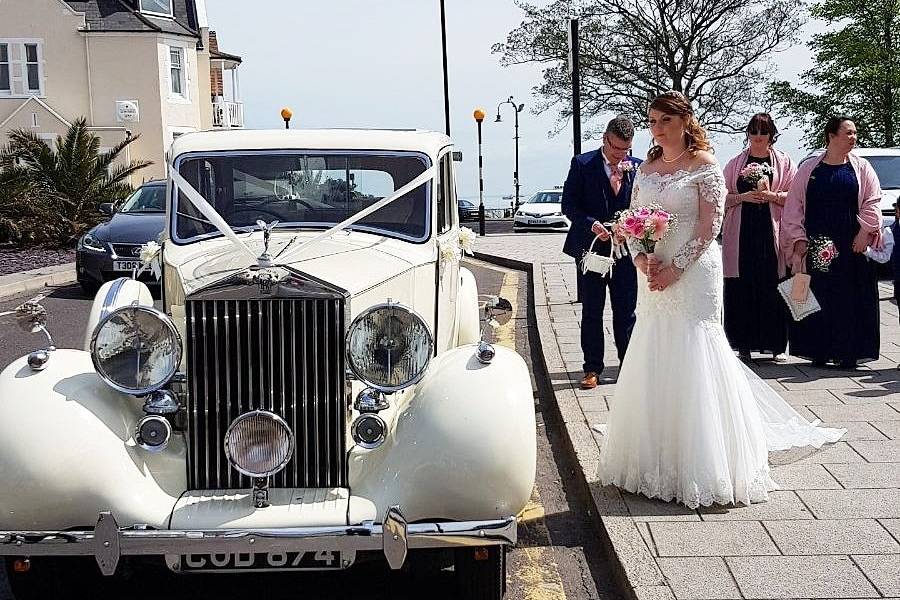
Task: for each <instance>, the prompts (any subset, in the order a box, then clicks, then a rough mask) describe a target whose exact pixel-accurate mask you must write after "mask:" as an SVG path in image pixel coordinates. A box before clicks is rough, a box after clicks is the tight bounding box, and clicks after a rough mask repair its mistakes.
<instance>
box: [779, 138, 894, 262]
mask: <svg viewBox="0 0 900 600" xmlns="http://www.w3.org/2000/svg"><path fill="white" fill-rule="evenodd" d="M823 158H825V154H824V153H822V154H821V155H820V156H817V157H815V158H812V159H810V160H808V161H806V162H805V163H803V164H802V165H801V166H800V168H799V169H798V171H797V176H796V177H794V182H793V183H792V184H791V189H790V190H788V197H787V201H786V202H785V204H784V215H783V216H782V218H781V235H780V241H781V251H782V254H784V259H785V264H792V263H793V261H794V255H793V254H794V242H796V241H797V240H804V241H809V240H807V238H806V228H805V226H804V222H805V217H806V186H807V185H808V184H809V177H810V175H812V172H813V169H815V168H816V166H817V165H818V164H819V163H820V162H822V159H823ZM849 160H850V164H851V165H852V166H853V171H854V172H855V173H856V180H857V181H858V182H859V213H858V214H857V216H856V219H857V220H858V221H859V224H860V226H861V227H862V229H863V231H867V232H869V233H871V234H872V238H873V240H875V241H876V243H877V241H878V232H879V231H881V215H880V214H879V212H878V203H879V202H880V201H881V183H880V182H879V181H878V174H877V173H875V169H874V168H873V167H872V165H871V164H869V161H867V160H866V159H864V158H862V157H860V156H857V155H856V154H854V153H852V152H851V153H850V156H849ZM782 274H784V273H782Z"/></svg>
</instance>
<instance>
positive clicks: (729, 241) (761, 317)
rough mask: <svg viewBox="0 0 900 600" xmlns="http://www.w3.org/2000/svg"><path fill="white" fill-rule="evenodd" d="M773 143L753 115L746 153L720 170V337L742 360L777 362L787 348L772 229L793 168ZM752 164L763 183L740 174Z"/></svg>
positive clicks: (764, 120) (771, 133) (766, 124)
mask: <svg viewBox="0 0 900 600" xmlns="http://www.w3.org/2000/svg"><path fill="white" fill-rule="evenodd" d="M777 139H778V128H777V127H776V126H775V122H774V121H773V120H772V117H771V115H769V114H767V113H758V114H756V115H753V117H752V118H751V119H750V122H749V123H748V124H747V143H748V147H747V149H746V150H744V151H743V152H741V153H740V154H738V155H737V156H735V157H734V158H733V159H731V160H730V161H729V162H728V164H727V165H726V166H725V172H724V174H725V183H726V185H727V186H728V196H726V198H725V220H724V222H723V225H722V268H723V271H724V275H725V290H724V291H725V295H724V303H725V305H724V317H725V319H724V320H725V334H726V335H727V336H728V341H729V343H730V344H731V347H732V348H734V349H735V350H737V351H738V353H739V355H740V357H741V359H742V360H745V361H746V360H750V353H751V352H762V353H766V354H771V355H772V358H773V359H774V360H775V361H777V362H782V361H784V360H785V356H784V351H785V349H786V348H787V334H788V312H787V307H786V306H785V304H784V300H783V299H782V298H781V296H780V295H779V294H778V289H777V285H778V281H779V275H780V274H783V273H784V257H783V255H782V253H781V250H780V248H779V245H778V228H779V226H780V223H781V215H782V209H783V207H784V202H785V200H786V199H787V192H788V189H790V187H791V181H793V179H794V175H795V174H796V172H797V168H796V167H795V166H794V163H793V161H791V159H790V157H789V156H788V155H787V154H785V153H784V152H781V151H780V150H776V149H775V147H774V145H775V142H776V140H777ZM753 163H756V164H760V165H763V166H764V167H765V169H766V170H767V171H768V175H767V176H766V178H765V182H757V181H756V180H753V179H748V177H747V176H745V175H742V172H743V171H744V169H745V168H746V167H747V166H748V165H750V164H753Z"/></svg>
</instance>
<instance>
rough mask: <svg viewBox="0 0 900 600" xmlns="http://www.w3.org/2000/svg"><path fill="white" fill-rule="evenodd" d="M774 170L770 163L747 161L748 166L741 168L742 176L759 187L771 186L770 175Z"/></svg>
mask: <svg viewBox="0 0 900 600" xmlns="http://www.w3.org/2000/svg"><path fill="white" fill-rule="evenodd" d="M774 172H775V171H774V170H773V169H772V165H770V164H768V163H747V166H745V167H744V168H743V169H741V172H740V177H741V179H743V180H744V181H746V182H747V183H749V184H750V185H752V186H754V187H756V188H757V189H766V188H768V187H769V176H770V175H772V174H773V173H774ZM763 181H765V183H764V184H762V182H763ZM760 184H762V185H760Z"/></svg>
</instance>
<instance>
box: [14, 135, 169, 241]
mask: <svg viewBox="0 0 900 600" xmlns="http://www.w3.org/2000/svg"><path fill="white" fill-rule="evenodd" d="M136 139H138V136H134V137H129V138H127V139H124V140H122V141H121V142H119V143H117V144H116V145H115V146H113V147H112V148H110V149H109V150H106V151H104V152H101V151H100V138H98V137H97V136H96V135H94V134H93V133H91V132H90V130H89V129H88V126H87V123H86V121H85V119H83V118H82V119H78V120H77V121H75V122H74V123H73V124H72V126H71V127H70V128H69V130H68V131H67V132H66V135H65V136H59V137H57V139H56V143H55V144H54V147H50V146H49V145H47V144H46V143H45V142H44V141H43V140H42V139H41V138H39V137H38V136H36V135H35V134H34V133H33V132H31V131H29V130H26V129H17V130H14V131H11V132H10V133H9V144H8V146H7V147H6V148H5V149H4V150H3V153H2V156H0V168H2V175H0V178H3V179H5V180H6V181H8V182H11V183H10V189H16V188H13V186H12V183H14V184H15V185H16V186H19V187H18V190H19V194H24V195H25V197H28V198H35V197H37V198H39V199H40V201H41V202H42V203H43V204H44V205H45V206H46V207H47V208H49V209H50V211H51V212H52V213H54V214H55V217H56V219H58V220H59V225H60V235H61V236H62V238H63V239H60V240H59V241H60V242H62V243H65V242H66V241H69V240H71V239H73V238H75V237H77V236H79V235H81V234H82V233H83V232H84V231H86V230H87V229H89V228H90V227H92V226H93V225H95V224H96V223H97V222H99V221H100V219H102V218H103V216H102V213H100V211H99V206H100V204H101V203H103V202H115V201H117V200H120V199H122V198H125V197H126V196H127V195H128V194H130V193H131V192H132V191H133V188H132V187H131V185H130V184H129V183H128V178H129V177H130V176H131V175H134V174H135V173H137V172H138V171H139V170H141V169H143V168H145V167H147V166H149V165H151V164H152V162H150V161H146V160H136V161H130V162H125V161H120V160H119V159H120V156H121V155H122V152H123V151H124V150H125V148H126V147H127V146H128V145H129V144H131V143H133V142H134V141H135V140H136ZM23 186H24V187H23Z"/></svg>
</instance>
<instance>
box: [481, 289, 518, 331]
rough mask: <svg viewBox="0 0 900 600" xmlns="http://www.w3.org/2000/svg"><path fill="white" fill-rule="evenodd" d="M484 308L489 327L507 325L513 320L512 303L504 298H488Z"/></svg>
mask: <svg viewBox="0 0 900 600" xmlns="http://www.w3.org/2000/svg"><path fill="white" fill-rule="evenodd" d="M483 307H484V308H483V310H484V319H485V321H487V322H488V325H491V326H493V327H497V326H500V325H506V324H507V323H509V321H510V319H512V302H510V301H509V300H507V299H506V298H503V297H502V296H486V298H485V300H484V304H483Z"/></svg>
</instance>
